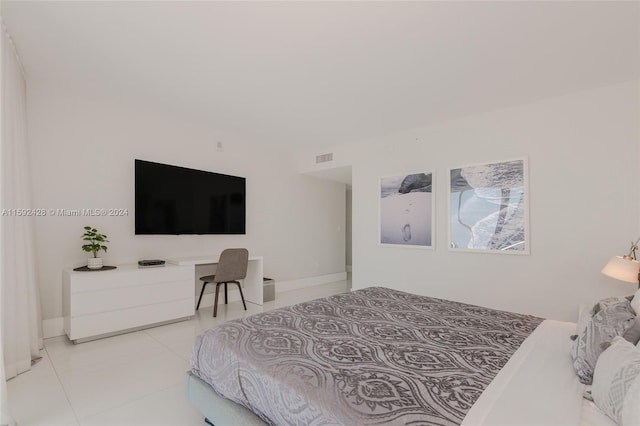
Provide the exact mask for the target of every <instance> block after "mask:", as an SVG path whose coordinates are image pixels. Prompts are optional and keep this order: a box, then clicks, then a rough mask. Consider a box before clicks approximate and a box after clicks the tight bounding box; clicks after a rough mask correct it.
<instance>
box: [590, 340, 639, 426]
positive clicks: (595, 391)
mask: <svg viewBox="0 0 640 426" xmlns="http://www.w3.org/2000/svg"><path fill="white" fill-rule="evenodd" d="M591 396H592V398H593V402H594V403H595V404H596V405H597V406H598V408H599V409H601V410H602V411H603V412H604V413H605V414H606V415H608V416H609V417H611V418H612V419H613V420H615V422H616V423H617V424H619V425H637V424H640V404H638V398H640V351H639V350H638V349H636V348H635V347H634V346H633V345H632V344H631V343H629V342H628V341H627V340H625V339H623V338H621V337H616V338H614V339H613V341H612V342H611V346H610V347H609V348H608V349H607V350H606V351H604V352H603V353H602V355H601V356H600V359H598V363H597V365H596V370H595V373H594V374H593V387H592V388H591Z"/></svg>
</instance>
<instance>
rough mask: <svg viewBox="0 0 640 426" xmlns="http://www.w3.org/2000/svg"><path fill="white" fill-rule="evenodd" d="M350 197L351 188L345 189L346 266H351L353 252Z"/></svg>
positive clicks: (351, 197)
mask: <svg viewBox="0 0 640 426" xmlns="http://www.w3.org/2000/svg"><path fill="white" fill-rule="evenodd" d="M352 199H353V194H352V192H351V188H348V189H347V200H346V216H347V217H346V225H345V234H346V244H345V251H346V253H345V254H346V263H347V265H348V266H351V262H352V260H351V258H352V254H353V247H352V239H351V234H352V230H351V221H352V218H353V214H352V211H353V207H352Z"/></svg>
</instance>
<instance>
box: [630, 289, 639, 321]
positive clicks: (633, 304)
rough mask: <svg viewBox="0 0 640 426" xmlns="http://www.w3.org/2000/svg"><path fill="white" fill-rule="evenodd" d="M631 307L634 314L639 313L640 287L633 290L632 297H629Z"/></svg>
mask: <svg viewBox="0 0 640 426" xmlns="http://www.w3.org/2000/svg"><path fill="white" fill-rule="evenodd" d="M631 309H633V310H634V312H635V313H636V315H640V289H638V291H636V292H635V294H634V295H633V299H631Z"/></svg>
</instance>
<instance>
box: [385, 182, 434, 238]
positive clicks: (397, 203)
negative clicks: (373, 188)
mask: <svg viewBox="0 0 640 426" xmlns="http://www.w3.org/2000/svg"><path fill="white" fill-rule="evenodd" d="M434 192H435V172H433V171H424V172H416V173H396V174H393V175H386V176H381V177H380V178H379V180H378V197H379V199H378V243H379V245H381V246H386V247H405V248H423V249H433V248H434V247H435V194H434Z"/></svg>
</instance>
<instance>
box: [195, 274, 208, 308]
mask: <svg viewBox="0 0 640 426" xmlns="http://www.w3.org/2000/svg"><path fill="white" fill-rule="evenodd" d="M207 284H209V283H208V282H206V281H205V283H204V284H202V291H201V292H200V297H199V298H198V306H196V311H197V310H198V309H200V302H201V301H202V295H203V294H204V289H205V287H206V286H207Z"/></svg>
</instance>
